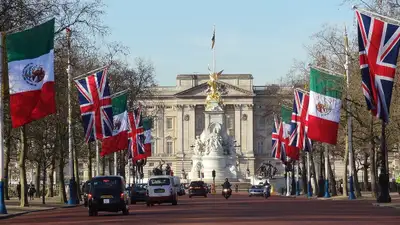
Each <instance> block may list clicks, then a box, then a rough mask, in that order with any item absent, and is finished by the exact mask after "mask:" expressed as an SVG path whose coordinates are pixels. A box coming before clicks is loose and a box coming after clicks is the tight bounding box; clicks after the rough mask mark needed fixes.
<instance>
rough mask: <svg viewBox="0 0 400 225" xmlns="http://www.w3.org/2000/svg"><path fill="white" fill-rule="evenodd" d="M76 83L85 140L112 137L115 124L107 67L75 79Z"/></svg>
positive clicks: (90, 140)
mask: <svg viewBox="0 0 400 225" xmlns="http://www.w3.org/2000/svg"><path fill="white" fill-rule="evenodd" d="M75 85H76V87H77V89H78V100H79V105H80V110H81V117H82V123H83V128H84V132H85V141H86V142H92V141H94V140H102V139H104V138H107V137H111V136H112V132H113V128H114V125H113V112H112V105H111V96H110V88H109V85H108V80H107V69H104V70H101V71H99V72H96V73H94V74H92V75H89V76H87V77H85V78H82V79H78V80H75Z"/></svg>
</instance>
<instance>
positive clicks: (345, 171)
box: [342, 137, 349, 196]
mask: <svg viewBox="0 0 400 225" xmlns="http://www.w3.org/2000/svg"><path fill="white" fill-rule="evenodd" d="M343 163H344V165H343V166H344V169H343V177H342V179H343V196H348V188H347V184H348V180H349V179H348V177H347V174H348V168H347V165H348V164H349V142H348V139H347V137H346V147H345V151H344V159H343Z"/></svg>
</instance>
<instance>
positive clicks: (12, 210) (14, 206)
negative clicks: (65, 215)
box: [0, 197, 75, 220]
mask: <svg viewBox="0 0 400 225" xmlns="http://www.w3.org/2000/svg"><path fill="white" fill-rule="evenodd" d="M5 202H6V208H7V214H0V220H1V219H5V218H10V217H14V216H19V215H23V214H26V213H31V212H38V211H47V210H53V209H57V208H68V207H75V206H74V205H72V206H71V205H67V204H64V203H60V201H59V198H58V197H52V198H46V204H44V205H43V204H42V199H41V198H35V199H34V200H30V201H29V206H28V207H20V206H19V200H18V199H17V198H11V199H10V200H6V201H5Z"/></svg>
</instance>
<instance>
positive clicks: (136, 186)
mask: <svg viewBox="0 0 400 225" xmlns="http://www.w3.org/2000/svg"><path fill="white" fill-rule="evenodd" d="M146 188H147V185H146V184H136V185H135V189H136V190H146Z"/></svg>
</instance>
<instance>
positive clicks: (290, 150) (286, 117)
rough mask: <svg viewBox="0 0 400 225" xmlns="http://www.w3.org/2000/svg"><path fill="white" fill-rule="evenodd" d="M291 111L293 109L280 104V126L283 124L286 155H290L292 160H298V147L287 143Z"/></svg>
mask: <svg viewBox="0 0 400 225" xmlns="http://www.w3.org/2000/svg"><path fill="white" fill-rule="evenodd" d="M292 112H293V110H292V109H290V108H289V107H286V106H282V107H281V117H282V126H283V138H284V140H285V141H284V145H285V151H286V156H287V157H290V158H291V159H293V160H299V149H298V148H297V147H295V146H291V145H289V142H290V135H291V132H290V131H291V127H292V126H291V120H292Z"/></svg>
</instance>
